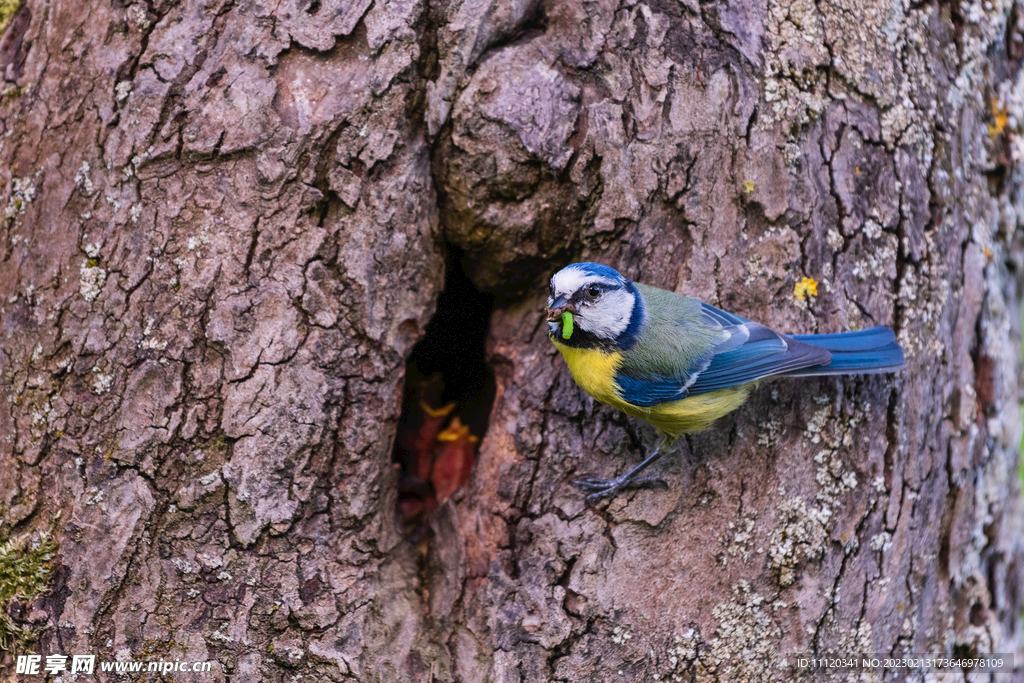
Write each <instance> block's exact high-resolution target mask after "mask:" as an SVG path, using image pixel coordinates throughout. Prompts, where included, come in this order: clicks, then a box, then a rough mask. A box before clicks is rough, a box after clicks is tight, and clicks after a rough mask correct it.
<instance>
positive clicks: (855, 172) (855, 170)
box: [853, 166, 860, 175]
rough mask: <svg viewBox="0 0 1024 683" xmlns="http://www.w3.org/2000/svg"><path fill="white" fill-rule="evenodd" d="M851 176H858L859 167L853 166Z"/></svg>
mask: <svg viewBox="0 0 1024 683" xmlns="http://www.w3.org/2000/svg"><path fill="white" fill-rule="evenodd" d="M853 174H854V175H860V166H854V167H853Z"/></svg>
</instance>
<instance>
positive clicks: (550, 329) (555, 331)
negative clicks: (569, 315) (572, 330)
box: [548, 323, 558, 334]
mask: <svg viewBox="0 0 1024 683" xmlns="http://www.w3.org/2000/svg"><path fill="white" fill-rule="evenodd" d="M548 332H550V333H551V334H558V323H548Z"/></svg>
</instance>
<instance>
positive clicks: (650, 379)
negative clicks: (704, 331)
mask: <svg viewBox="0 0 1024 683" xmlns="http://www.w3.org/2000/svg"><path fill="white" fill-rule="evenodd" d="M701 318H702V322H704V323H705V324H707V325H711V326H713V327H718V328H720V329H722V330H723V331H726V332H728V333H729V334H728V338H727V339H725V340H724V341H722V342H721V343H719V344H717V345H716V346H714V347H712V348H711V349H710V350H709V351H708V353H707V354H705V355H704V356H703V357H701V358H699V359H697V361H696V362H694V363H693V364H692V366H691V367H689V368H685V369H683V371H682V372H681V373H680V374H678V375H674V376H671V377H665V376H657V375H655V376H651V375H648V376H645V377H633V376H630V375H627V374H625V373H622V372H620V373H618V374H617V375H616V377H615V382H616V384H617V385H618V387H619V395H620V397H621V398H622V399H623V400H625V401H628V402H629V403H632V404H633V405H636V406H640V407H644V408H650V407H653V406H656V405H660V404H662V403H668V402H670V401H679V400H681V399H684V398H686V397H687V396H695V395H698V394H705V393H708V392H712V391H718V390H720V389H728V388H730V387H735V386H740V385H742V384H748V383H750V382H754V381H757V380H759V379H762V378H764V377H768V376H770V375H778V374H782V373H787V372H792V371H795V370H800V369H803V368H810V367H814V366H822V365H824V364H827V363H829V361H830V359H831V354H830V353H829V351H828V350H826V349H824V348H821V347H818V346H814V345H812V344H807V343H803V342H800V341H798V340H796V339H793V338H791V337H787V336H785V335H781V334H779V333H777V332H773V331H772V330H770V329H768V328H767V327H765V326H764V325H761V324H759V323H755V322H752V321H750V320H747V319H746V318H743V317H741V316H738V315H736V314H734V313H728V312H726V311H723V310H721V309H718V308H715V307H714V306H711V305H709V304H701ZM680 333H685V332H684V331H683V330H682V329H680Z"/></svg>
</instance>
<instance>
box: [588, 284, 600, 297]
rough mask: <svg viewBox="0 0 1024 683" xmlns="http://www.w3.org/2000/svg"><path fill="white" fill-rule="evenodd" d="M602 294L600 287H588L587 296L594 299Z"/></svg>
mask: <svg viewBox="0 0 1024 683" xmlns="http://www.w3.org/2000/svg"><path fill="white" fill-rule="evenodd" d="M600 293H601V288H600V287H598V286H597V285H590V286H589V287H587V294H589V295H590V296H592V297H594V298H597V295H598V294H600Z"/></svg>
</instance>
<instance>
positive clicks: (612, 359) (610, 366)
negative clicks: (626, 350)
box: [552, 339, 622, 407]
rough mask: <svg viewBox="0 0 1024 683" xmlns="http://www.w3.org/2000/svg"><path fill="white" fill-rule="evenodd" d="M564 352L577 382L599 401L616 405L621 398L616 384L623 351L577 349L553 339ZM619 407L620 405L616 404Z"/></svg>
mask: <svg viewBox="0 0 1024 683" xmlns="http://www.w3.org/2000/svg"><path fill="white" fill-rule="evenodd" d="M552 341H554V342H555V346H556V347H557V348H558V350H559V351H561V352H562V358H564V359H565V364H566V365H568V366H569V372H571V373H572V378H573V379H574V380H576V384H578V385H580V387H582V388H583V391H585V392H587V393H588V394H590V395H591V396H593V397H594V398H596V399H597V400H598V401H601V402H602V403H607V404H609V405H615V403H614V402H615V401H618V400H619V389H618V387H617V386H616V385H615V373H616V372H618V371H619V366H620V365H621V364H622V352H620V351H611V352H609V351H602V350H600V349H576V348H573V347H571V346H566V345H565V344H562V343H560V342H559V341H558V340H557V339H554V340H552ZM616 407H618V406H616Z"/></svg>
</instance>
